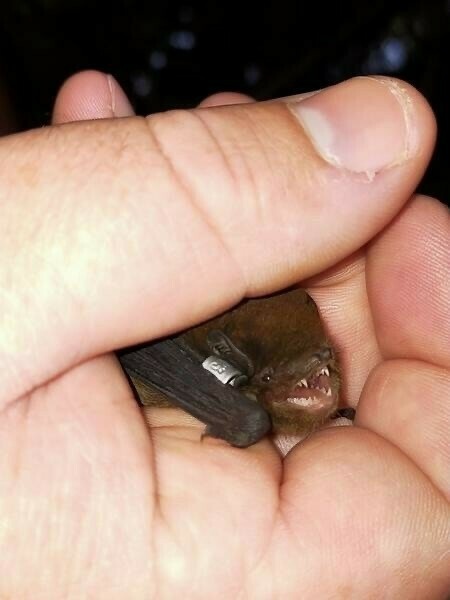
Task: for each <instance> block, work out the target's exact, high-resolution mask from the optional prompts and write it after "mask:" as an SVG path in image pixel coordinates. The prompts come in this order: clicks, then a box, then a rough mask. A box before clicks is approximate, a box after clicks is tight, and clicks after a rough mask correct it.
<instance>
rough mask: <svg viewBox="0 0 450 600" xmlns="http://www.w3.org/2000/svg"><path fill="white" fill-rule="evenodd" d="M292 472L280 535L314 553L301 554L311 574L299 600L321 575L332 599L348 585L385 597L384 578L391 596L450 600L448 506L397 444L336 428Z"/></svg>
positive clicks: (304, 452) (301, 453)
mask: <svg viewBox="0 0 450 600" xmlns="http://www.w3.org/2000/svg"><path fill="white" fill-rule="evenodd" d="M284 466H285V469H284V480H283V483H282V486H281V489H280V521H281V523H282V526H281V527H280V532H281V531H284V532H289V533H286V534H285V535H286V536H287V537H289V536H290V537H291V539H290V544H289V546H288V547H289V548H300V549H302V548H308V549H309V550H308V552H307V553H304V552H301V550H299V554H301V557H300V556H299V559H298V560H300V561H303V562H302V573H303V574H304V575H305V577H306V580H305V579H303V581H302V584H303V585H304V590H305V593H303V594H301V593H300V595H299V597H308V593H307V592H306V590H308V589H313V587H314V585H315V583H316V582H317V577H320V583H321V586H322V587H321V590H322V594H321V597H324V598H332V597H335V596H336V590H339V591H342V596H345V594H347V591H348V590H349V589H351V590H352V592H349V593H350V594H352V593H353V595H354V596H355V597H357V598H369V597H377V594H378V593H379V592H378V591H377V592H375V595H374V590H379V587H380V581H382V582H383V585H384V586H386V589H387V588H388V589H389V595H390V597H392V598H444V597H445V592H446V591H447V590H448V584H449V572H450V571H449V566H450V554H449V552H448V540H449V535H450V508H449V506H448V503H447V502H445V500H444V499H443V498H442V496H441V495H440V494H437V493H436V490H435V488H434V486H433V485H432V484H431V483H430V481H429V480H428V479H427V477H426V476H425V475H424V474H423V473H421V472H420V471H419V470H418V469H417V467H416V466H415V465H414V464H413V463H412V462H411V460H409V459H408V458H407V457H406V456H405V455H404V454H403V453H402V452H401V451H399V450H398V448H396V447H395V446H394V445H392V444H390V443H389V442H386V441H385V440H384V439H383V438H381V437H379V436H377V435H375V434H374V433H372V432H370V431H367V430H365V429H362V428H359V427H334V428H331V429H328V430H326V431H322V432H320V433H317V434H315V435H314V436H311V437H310V438H309V439H307V440H305V441H304V442H303V443H302V444H300V446H298V447H297V448H296V449H295V450H294V451H293V452H292V453H291V454H290V455H289V456H288V457H287V458H286V459H285V463H284ZM328 517H329V518H328ZM281 535H283V534H281ZM275 537H276V536H275ZM321 541H323V543H321ZM325 546H326V552H325V554H324V547H325ZM355 548H356V549H357V552H356V554H357V555H358V556H359V557H360V559H361V564H362V565H364V567H363V569H362V571H361V573H359V572H358V570H355V562H354V561H355ZM291 559H292V557H291ZM271 560H272V561H275V560H276V559H275V557H270V558H268V562H270V561H271ZM324 561H325V563H326V565H327V568H326V569H325V570H324V569H323V565H324ZM356 590H357V592H356ZM284 591H285V592H286V593H281V594H280V595H281V597H295V593H294V592H293V591H292V592H291V593H289V592H288V591H287V590H284ZM289 591H290V590H289ZM297 593H298V589H297Z"/></svg>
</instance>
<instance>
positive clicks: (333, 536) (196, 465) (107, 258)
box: [0, 74, 450, 600]
mask: <svg viewBox="0 0 450 600" xmlns="http://www.w3.org/2000/svg"><path fill="white" fill-rule="evenodd" d="M80 77H81V78H82V80H83V81H85V79H84V75H80V76H78V78H77V79H75V80H73V81H72V83H70V85H71V87H72V91H73V96H72V101H75V100H76V99H78V100H79V101H83V98H86V96H83V94H82V93H79V94H78V93H77V90H78V91H80V90H79V88H77V86H76V83H77V80H78V81H80V79H79V78H80ZM89 79H90V89H92V88H93V87H95V86H94V84H93V81H94V79H95V80H96V81H97V84H98V83H99V82H100V86H101V85H103V83H105V76H104V75H101V74H96V75H95V78H94V77H93V76H92V74H90V75H89ZM80 83H83V82H80ZM83 85H84V84H83ZM358 85H360V86H362V88H363V89H362V90H361V88H359V91H358V93H357V94H356V93H352V94H351V96H350V98H349V99H348V100H347V102H348V104H349V108H350V109H351V111H352V114H355V115H357V114H359V110H360V107H361V103H360V101H359V99H360V95H361V92H363V91H364V89H365V86H367V85H369V83H368V82H367V81H366V80H359V82H358ZM80 87H82V86H80ZM369 87H370V93H371V96H372V103H371V109H372V111H374V112H375V113H377V117H378V119H377V122H380V123H381V122H383V118H384V117H385V112H384V108H383V107H382V106H381V104H380V98H379V96H378V95H377V94H376V93H373V86H372V85H370V86H369ZM405 87H406V88H407V89H408V94H409V96H410V108H411V110H412V116H411V121H410V126H411V129H412V131H413V132H414V135H415V139H416V142H415V143H414V146H413V149H412V153H411V155H410V157H409V159H408V160H405V161H404V162H402V163H401V164H398V165H397V166H396V167H394V168H392V169H389V170H386V171H384V172H380V173H378V174H377V175H376V176H375V177H374V178H373V179H372V180H370V181H369V180H367V178H366V179H362V178H361V177H358V176H354V175H352V174H351V173H345V172H342V170H339V169H336V168H335V167H334V166H330V165H328V164H326V163H325V162H324V161H323V159H322V158H321V157H319V156H318V155H317V154H316V153H315V152H314V150H313V149H312V148H311V145H310V143H309V142H308V140H307V138H305V137H304V136H303V134H302V132H301V128H299V126H298V123H296V122H295V121H294V120H293V119H292V118H291V116H290V115H289V114H288V112H287V111H286V110H285V109H284V108H283V106H282V103H277V102H274V103H271V104H270V105H265V106H261V105H258V104H255V105H248V106H247V105H245V106H239V107H237V106H236V107H234V106H228V107H225V108H223V107H222V108H220V109H210V110H211V111H212V112H211V113H208V114H209V115H210V118H211V121H208V122H209V123H210V124H212V120H213V119H214V130H213V132H214V136H215V139H216V140H217V143H218V144H219V146H218V147H215V148H214V147H213V146H212V145H211V137H210V135H211V131H210V132H209V136H208V135H207V134H206V133H205V132H204V130H201V131H202V133H201V132H200V131H199V130H198V129H195V131H192V130H190V129H189V128H190V127H194V125H193V124H194V121H193V120H192V119H190V118H189V117H188V116H186V115H185V114H184V113H182V115H184V117H182V115H180V114H178V115H177V119H178V120H175V121H174V120H172V119H173V118H174V117H173V116H170V118H169V120H167V118H168V117H167V115H166V116H161V117H160V116H158V117H155V119H153V121H151V123H152V124H151V125H149V124H148V122H147V121H143V120H137V121H136V120H128V121H125V122H123V123H122V122H119V123H117V124H116V122H115V121H112V122H104V121H101V122H98V123H89V124H83V123H81V124H80V123H77V124H74V125H70V126H65V127H63V128H60V127H58V128H55V129H51V130H50V131H49V130H47V129H42V130H39V131H38V132H34V133H32V134H30V133H26V134H21V135H20V136H17V137H15V138H12V139H4V140H1V142H0V156H1V161H0V164H1V165H2V178H1V179H0V181H1V193H2V208H3V212H2V216H3V225H4V231H5V232H14V235H6V236H4V237H3V239H2V252H3V258H4V260H2V261H1V262H0V274H1V277H2V282H3V283H4V284H5V285H4V286H3V287H2V290H4V293H2V295H1V296H0V300H1V302H2V310H1V311H0V314H1V315H2V318H3V319H4V323H3V327H2V337H1V338H0V343H1V344H7V346H8V348H9V351H8V353H6V351H5V347H4V346H3V345H2V352H3V356H4V359H5V360H4V368H3V369H2V370H1V373H0V375H1V378H2V387H1V392H2V398H1V403H2V404H1V406H2V411H1V413H0V427H1V435H0V474H1V476H0V486H1V493H0V514H1V515H2V520H1V527H0V548H1V556H2V560H1V562H0V569H1V573H0V574H1V577H0V591H1V595H3V597H5V598H14V599H15V600H16V599H20V600H22V599H27V600H28V599H33V600H35V599H36V598H38V599H40V598H45V599H46V600H48V599H49V598H51V599H52V598H58V600H59V599H61V598H77V599H80V598H93V597H94V598H108V600H111V599H115V598H118V599H123V598H124V597H126V598H131V599H135V598H136V599H140V598H152V597H155V598H158V599H160V598H174V597H186V596H187V597H189V596H190V597H195V598H217V597H248V598H258V599H260V598H270V597H282V598H289V599H290V598H298V597H306V598H308V597H313V598H314V597H316V598H368V599H372V598H374V599H375V598H379V597H380V594H381V595H382V596H383V597H385V598H387V599H395V600H398V599H400V600H403V599H405V600H410V599H415V598H417V599H418V600H419V599H420V600H421V599H423V598H427V599H432V600H434V599H438V600H440V599H443V598H445V597H446V595H447V591H448V587H449V585H448V584H449V581H448V576H449V573H450V564H449V561H450V555H449V552H448V539H449V520H450V509H449V499H450V491H449V490H450V481H449V473H450V469H449V455H448V439H449V422H450V415H449V412H448V406H449V405H448V398H449V388H450V378H449V372H450V371H449V370H450V357H449V348H450V339H449V325H448V314H449V310H448V308H449V306H450V294H449V289H448V277H447V276H446V274H447V272H448V269H447V265H448V264H449V263H448V237H449V229H448V228H449V221H448V211H447V209H446V208H445V207H444V206H442V205H441V204H440V203H439V202H437V201H435V200H432V199H430V198H424V197H421V196H416V195H413V192H414V189H415V187H416V186H417V183H418V180H419V179H420V177H421V174H422V173H423V170H424V168H425V167H426V164H427V163H428V160H429V157H430V155H431V151H432V147H433V143H434V123H433V119H432V116H431V112H430V109H429V107H428V106H427V104H426V103H425V101H424V100H423V99H422V98H421V97H420V95H419V94H418V93H417V92H414V90H412V89H411V88H410V87H408V86H405ZM63 91H64V90H63ZM91 98H92V92H91ZM66 99H67V95H66ZM352 99H354V103H353V101H352ZM93 106H95V102H92V103H91V104H90V107H91V108H92V107H93ZM97 106H98V104H97ZM103 108H104V109H105V112H106V108H107V107H103ZM100 112H101V113H102V114H103V109H102V111H100ZM69 114H70V111H69V110H67V111H66V115H69ZM91 116H92V112H91ZM100 116H101V115H100ZM117 116H119V115H117ZM208 118H209V117H208ZM185 119H187V121H186V120H185ZM155 121H156V122H157V124H156V122H155ZM195 122H196V121H195ZM162 123H164V127H165V128H163V131H161V129H159V127H160V126H162V125H161V124H162ZM186 123H189V126H187V125H186ZM182 124H184V125H185V126H187V127H188V130H189V131H190V133H191V135H190V136H187V137H186V138H182V137H181V136H180V131H181V130H180V126H181V125H182ZM166 125H167V127H166ZM169 125H170V127H169ZM394 125H395V124H394ZM171 126H173V127H174V130H172V129H171ZM149 127H151V130H150V129H149ZM153 128H156V129H157V130H158V133H159V134H160V138H159V139H160V140H164V142H165V143H164V148H165V150H166V152H167V151H169V152H170V156H171V158H172V159H175V157H177V158H178V160H177V161H176V165H177V167H178V168H180V167H181V164H180V160H181V158H183V157H185V155H184V153H183V152H182V150H183V147H184V144H186V145H187V146H188V148H189V165H188V166H189V170H188V172H189V174H190V175H191V176H192V177H193V180H191V183H192V184H193V188H191V195H190V196H189V197H185V196H183V194H182V192H181V188H180V187H179V183H178V179H177V178H176V176H175V174H174V173H173V172H166V171H164V177H160V169H161V166H162V164H163V163H161V162H159V161H158V160H157V159H158V156H159V154H158V151H157V150H156V149H155V148H154V146H153V145H152V144H151V143H150V141H149V132H150V131H151V132H153ZM171 131H173V132H176V134H177V135H175V134H174V136H173V138H172V137H171V135H170V132H171ZM184 131H185V132H186V130H184ZM194 134H195V135H194ZM368 143H369V142H368ZM219 148H220V149H221V151H222V152H220V150H219ZM124 149H126V153H124ZM203 150H204V151H203ZM180 153H181V154H180ZM86 157H88V160H87V158H86ZM213 157H216V158H217V162H215V160H212V159H213ZM237 157H239V161H238V162H233V161H235V160H236V158H237ZM224 158H227V159H228V160H229V161H231V162H228V163H227V162H226V161H225V160H224ZM125 159H126V160H125ZM196 159H198V160H196ZM205 160H208V161H209V162H208V165H209V168H208V169H205V164H204V161H205ZM211 160H212V162H211ZM227 166H228V168H229V167H230V166H235V167H236V166H240V167H242V168H240V169H237V170H236V171H234V172H233V176H234V178H235V179H234V181H235V183H236V186H233V187H232V189H228V187H226V196H225V197H226V198H227V200H228V202H229V203H230V206H231V208H232V213H235V214H237V215H239V219H238V220H236V222H233V223H232V226H230V224H229V221H225V222H224V221H222V220H221V219H220V218H219V215H217V214H216V213H214V212H206V213H203V212H202V214H207V215H208V216H209V219H206V218H205V219H203V218H202V219H200V221H201V223H202V224H203V226H202V227H199V225H198V220H196V219H197V218H198V216H199V209H201V211H203V210H206V207H207V200H208V199H209V198H210V194H211V190H213V189H215V190H223V189H224V181H225V180H224V179H223V178H222V177H221V176H220V174H223V173H224V170H226V169H227ZM244 167H245V168H244ZM227 172H229V171H227ZM119 174H120V176H119ZM250 175H252V177H251V178H249V176H250ZM196 178H198V179H196ZM205 178H206V179H205ZM249 181H251V182H252V186H254V187H251V186H249V185H246V183H245V182H247V184H248V182H249ZM166 186H169V187H168V188H167V187H166ZM195 190H197V192H198V193H195ZM200 190H203V191H205V194H204V195H202V194H201V193H200ZM80 192H82V193H80ZM169 192H170V193H169ZM168 198H170V199H171V200H170V202H166V201H167V199H168ZM175 201H176V202H175ZM311 203H312V204H313V209H314V210H313V212H310V211H309V207H310V206H311ZM163 208H164V210H163ZM244 209H245V210H244ZM137 210H138V214H139V218H136V214H137ZM331 210H332V214H333V233H332V234H330V227H329V225H330V218H329V216H330V211H331ZM25 215H26V218H25ZM287 215H288V216H289V218H288V219H287V218H285V217H286V216H287ZM275 216H277V219H275V218H273V217H275ZM211 217H214V219H213V220H212V221H211ZM168 221H169V222H170V225H171V227H167V222H168ZM262 225H264V227H263V226H262ZM250 230H257V231H258V243H257V244H256V245H255V246H252V245H251V244H249V240H248V232H249V231H250ZM119 232H121V234H120V235H118V233H119ZM189 232H190V233H189ZM212 232H214V235H213V234H212ZM187 233H189V236H187ZM66 240H67V242H68V243H67V244H66V243H65V241H66ZM167 248H170V252H166V250H167ZM206 248H207V249H208V251H207V252H206ZM156 257H157V260H156ZM200 258H201V260H200ZM244 258H245V260H244ZM11 264H13V265H14V269H13V270H10V269H9V266H10V265H11ZM149 265H151V267H150V266H149ZM161 265H162V267H161ZM187 266H188V267H189V268H188V269H187ZM30 279H31V283H32V286H31V289H32V297H30ZM294 281H302V284H303V285H304V286H306V287H307V289H308V292H309V293H310V294H311V295H312V296H313V297H314V299H315V301H316V302H317V304H318V306H319V308H320V312H321V314H322V315H323V319H324V321H325V323H326V325H327V330H328V332H329V335H330V338H331V339H333V340H335V343H336V346H337V347H339V348H341V349H342V351H341V353H340V355H339V361H340V364H341V366H342V370H343V375H344V377H343V388H344V393H345V395H346V397H347V398H348V399H349V402H350V403H351V404H352V405H355V404H356V403H357V402H358V401H359V404H358V416H357V418H356V421H355V426H354V427H344V428H334V429H329V430H326V431H320V432H317V433H315V434H313V435H312V436H310V438H309V439H308V440H307V441H306V442H305V443H303V444H300V445H299V446H298V447H296V448H295V449H294V450H293V451H292V452H291V453H290V454H289V455H288V456H287V457H286V458H285V459H284V460H281V459H280V457H279V455H278V454H277V453H276V452H275V451H274V448H273V446H272V445H271V444H270V443H269V442H268V441H267V440H263V441H262V442H260V443H259V444H256V445H254V446H252V447H250V448H248V449H247V450H240V449H235V448H231V447H230V446H229V445H227V444H225V443H223V442H220V441H217V440H212V439H206V440H204V441H203V442H202V443H201V444H200V443H199V441H198V440H199V430H201V429H203V426H202V425H201V424H200V423H198V422H197V421H196V420H195V419H192V418H189V416H187V415H185V414H184V413H182V412H181V411H176V410H173V409H149V410H148V411H147V415H148V420H149V422H150V424H151V426H150V427H148V426H147V425H146V423H145V422H144V421H143V419H142V415H141V413H140V411H139V410H138V409H137V407H136V403H135V402H134V400H133V398H132V395H131V391H130V388H129V386H128V383H127V381H126V379H125V378H124V377H123V375H122V371H121V369H120V368H119V365H118V363H117V361H116V360H115V359H114V356H112V355H111V354H110V352H111V351H112V350H114V349H117V348H119V347H124V346H126V345H130V344H136V343H140V342H144V341H145V340H148V339H152V338H154V339H156V338H158V337H160V336H164V335H167V334H173V333H175V332H176V331H182V330H184V329H186V328H188V327H191V326H193V325H194V324H195V323H200V322H202V321H205V320H206V319H209V318H211V317H213V316H214V315H217V314H220V313H221V312H224V311H225V310H227V309H228V308H230V307H231V306H232V305H234V304H236V303H237V302H239V301H240V300H241V299H242V298H243V297H249V296H257V295H264V294H269V293H272V292H274V291H276V290H280V289H282V288H285V287H287V286H289V285H291V284H292V283H293V282H294ZM118 282H120V285H118ZM6 283H7V285H6ZM6 290H7V293H6ZM431 292H433V293H431ZM30 298H31V299H32V301H31V299H30ZM12 300H14V302H12ZM149 306H151V307H152V310H149ZM424 306H426V311H424V310H423V307H424ZM424 340H426V341H427V343H426V344H425V343H424ZM6 359H7V361H6ZM6 362H7V364H6ZM262 499H263V500H262ZM68 557H70V560H68Z"/></svg>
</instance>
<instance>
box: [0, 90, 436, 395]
mask: <svg viewBox="0 0 450 600" xmlns="http://www.w3.org/2000/svg"><path fill="white" fill-rule="evenodd" d="M302 125H303V126H304V127H306V128H307V130H308V135H306V134H305V130H304V128H303V127H302ZM433 143H434V119H433V116H432V113H431V111H430V109H429V107H428V105H427V104H426V102H425V101H424V100H423V98H422V97H421V96H420V95H419V94H418V93H417V92H416V91H415V90H413V89H412V88H410V87H409V86H407V85H406V84H399V83H398V82H392V81H391V80H389V81H388V80H381V81H378V80H373V79H366V78H358V79H354V80H351V81H349V82H346V83H344V84H341V85H339V86H336V87H334V88H329V89H327V90H325V91H324V92H321V93H319V94H315V95H314V96H311V97H309V98H307V99H303V100H301V101H300V102H299V103H298V104H295V103H294V102H293V101H292V100H291V101H290V103H289V104H286V103H285V102H278V103H276V102H270V103H263V104H256V103H254V104H242V105H235V106H226V107H218V108H208V109H199V110H198V109H197V110H194V111H178V112H172V113H166V114H163V115H155V116H153V117H151V118H150V119H147V120H143V119H126V120H125V121H121V120H117V119H116V120H110V121H98V122H96V123H93V122H89V123H86V124H83V123H77V124H71V125H66V126H64V127H62V128H61V127H60V128H57V129H50V130H39V131H34V132H28V133H25V134H21V135H19V136H15V137H13V138H4V139H3V140H1V141H0V164H1V165H2V170H3V177H2V184H1V185H2V187H1V194H2V196H3V198H4V202H3V204H4V206H6V207H7V208H6V209H5V210H4V215H3V218H4V227H5V230H6V231H14V236H7V237H6V238H5V239H4V243H3V261H2V264H1V266H0V269H1V270H0V280H1V281H2V282H3V284H4V285H3V288H2V289H5V290H8V293H7V294H4V295H3V296H2V298H1V305H0V308H1V311H0V314H1V315H2V318H3V320H4V323H3V325H4V327H3V332H4V335H3V339H2V340H1V344H2V345H1V346H0V351H1V352H2V357H3V364H4V369H3V371H2V384H3V385H2V393H3V400H5V399H7V398H10V397H11V396H16V395H21V394H23V393H24V392H25V391H26V390H27V389H30V386H31V387H33V386H36V385H39V384H41V383H42V382H43V381H45V380H47V379H48V378H50V377H53V376H55V375H56V374H57V373H58V372H61V371H62V370H65V369H67V368H68V367H69V366H70V365H72V364H74V363H75V362H80V361H82V360H85V359H87V358H88V357H90V356H93V355H95V354H99V353H104V352H107V351H110V350H111V349H114V348H117V347H120V346H124V345H127V344H131V343H135V342H139V341H144V340H145V339H150V338H153V337H156V336H161V335H164V334H167V333H169V332H171V331H174V330H176V329H179V328H182V327H187V326H189V325H191V324H193V323H195V322H199V321H201V320H205V319H206V318H208V317H209V316H212V315H213V314H217V313H218V312H220V311H222V310H224V309H225V308H228V307H229V306H230V305H232V304H234V303H236V302H237V301H239V300H240V299H241V298H242V297H243V296H244V295H257V294H263V293H268V292H271V291H274V290H276V289H280V288H282V287H285V286H287V285H290V284H291V283H294V282H295V281H297V280H299V279H302V278H305V277H308V276H311V275H312V274H313V273H317V272H319V271H320V270H322V269H324V268H327V267H329V266H331V265H332V264H334V263H335V262H337V261H338V260H341V259H342V258H343V257H344V256H346V255H348V254H349V253H351V252H353V251H355V250H356V249H357V248H358V247H360V246H361V245H362V244H364V243H366V242H367V241H368V239H370V237H371V236H373V235H374V234H375V233H376V232H377V231H379V230H380V228H382V227H383V226H384V225H385V224H386V223H387V222H388V221H389V220H390V219H391V218H392V216H393V215H394V214H395V213H396V212H397V211H398V210H399V208H400V207H401V206H402V204H403V202H404V199H405V198H406V197H408V196H409V195H410V194H411V192H412V190H413V188H414V187H415V186H416V184H417V182H418V180H419V179H420V177H421V174H422V173H423V171H424V169H425V166H426V164H427V161H428V159H429V156H430V153H431V151H432V147H433ZM346 144H347V145H346ZM386 144H388V146H387V148H388V150H389V152H388V151H387V149H386ZM370 149H371V150H372V151H370ZM363 158H364V160H365V162H364V160H363ZM394 163H395V164H394ZM17 199H20V202H17ZM11 265H14V268H13V269H12V267H11ZM30 290H33V297H32V302H30V301H28V300H27V297H29V293H30ZM18 299H20V300H18ZM44 341H45V342H44Z"/></svg>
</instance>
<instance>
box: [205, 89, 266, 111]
mask: <svg viewBox="0 0 450 600" xmlns="http://www.w3.org/2000/svg"><path fill="white" fill-rule="evenodd" d="M251 102H254V99H253V98H251V97H250V96H247V95H246V94H239V93H237V92H219V93H217V94H212V95H211V96H208V97H207V98H205V99H204V100H202V101H201V102H200V104H199V106H201V107H202V108H206V107H208V106H226V105H228V104H249V103H251Z"/></svg>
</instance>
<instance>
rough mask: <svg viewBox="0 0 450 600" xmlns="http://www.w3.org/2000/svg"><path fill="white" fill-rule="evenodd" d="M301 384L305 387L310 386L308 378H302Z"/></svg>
mask: <svg viewBox="0 0 450 600" xmlns="http://www.w3.org/2000/svg"><path fill="white" fill-rule="evenodd" d="M300 385H302V386H303V387H308V382H307V381H306V379H301V380H300Z"/></svg>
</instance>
